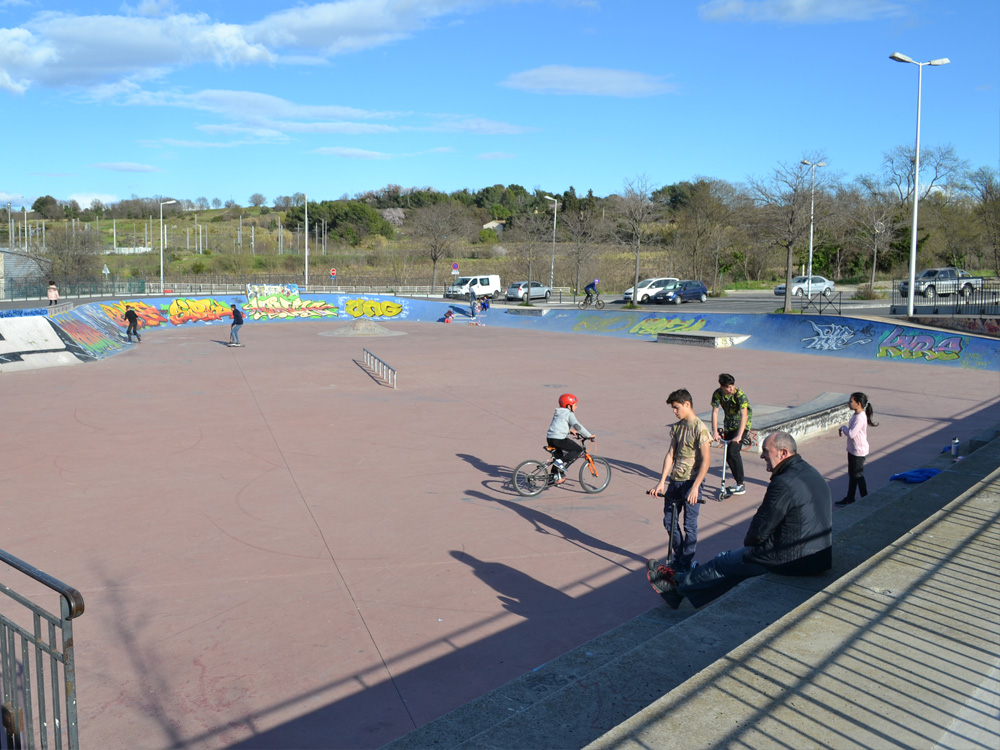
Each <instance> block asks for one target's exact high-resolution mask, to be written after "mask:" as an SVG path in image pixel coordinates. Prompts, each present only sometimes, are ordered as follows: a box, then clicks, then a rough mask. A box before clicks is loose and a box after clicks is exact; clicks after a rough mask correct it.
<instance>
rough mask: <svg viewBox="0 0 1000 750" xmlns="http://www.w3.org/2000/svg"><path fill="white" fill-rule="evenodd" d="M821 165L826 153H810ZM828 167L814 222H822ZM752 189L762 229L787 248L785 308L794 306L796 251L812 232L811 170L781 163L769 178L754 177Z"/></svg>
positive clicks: (821, 175) (819, 178) (820, 180)
mask: <svg viewBox="0 0 1000 750" xmlns="http://www.w3.org/2000/svg"><path fill="white" fill-rule="evenodd" d="M805 159H806V160H808V161H810V162H812V163H814V164H817V163H819V162H821V161H825V157H823V156H822V155H818V156H816V155H813V156H806V157H805ZM828 174H829V173H827V172H826V171H825V170H818V171H817V174H816V211H815V216H816V218H815V220H814V222H813V223H814V225H815V224H818V223H820V222H821V221H822V219H823V217H824V215H825V211H824V209H823V205H822V204H823V201H822V198H823V191H824V188H825V186H826V185H827V184H828V182H829V177H828ZM748 182H749V186H750V190H751V191H752V193H753V196H754V199H755V201H756V203H757V206H758V211H757V219H758V221H759V225H758V231H760V232H761V233H762V235H763V236H765V237H767V238H768V239H769V241H770V243H771V245H772V246H775V247H778V248H781V249H782V250H784V251H785V311H786V312H787V311H790V310H791V309H792V278H793V276H794V275H795V273H794V271H795V250H796V248H798V247H800V246H801V245H802V244H803V242H804V241H805V240H806V238H807V237H808V235H809V195H810V188H811V184H812V183H811V174H810V170H809V169H808V168H806V167H805V166H803V165H802V164H799V163H796V164H785V163H781V164H779V165H778V167H776V168H775V170H774V172H773V173H772V174H771V175H770V176H769V177H767V178H764V179H757V178H752V179H750V180H749V181H748Z"/></svg>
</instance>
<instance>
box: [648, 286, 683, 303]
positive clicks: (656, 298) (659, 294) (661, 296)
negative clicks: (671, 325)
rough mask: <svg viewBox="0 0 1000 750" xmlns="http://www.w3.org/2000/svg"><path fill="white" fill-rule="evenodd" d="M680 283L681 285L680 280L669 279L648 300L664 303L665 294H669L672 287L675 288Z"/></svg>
mask: <svg viewBox="0 0 1000 750" xmlns="http://www.w3.org/2000/svg"><path fill="white" fill-rule="evenodd" d="M680 285H681V282H680V281H671V282H670V283H669V284H667V285H666V286H665V287H663V289H661V290H660V291H658V292H657V293H656V294H654V295H653V299H651V300H650V302H652V303H653V304H655V305H662V304H664V303H666V302H667V294H669V293H670V292H672V291H673V290H674V289H676V288H677V287H679V286H680Z"/></svg>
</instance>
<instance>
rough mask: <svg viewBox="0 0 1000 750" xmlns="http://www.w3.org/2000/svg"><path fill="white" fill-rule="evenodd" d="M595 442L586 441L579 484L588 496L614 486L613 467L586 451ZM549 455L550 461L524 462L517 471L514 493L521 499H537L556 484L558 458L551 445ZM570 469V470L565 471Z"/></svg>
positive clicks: (531, 459) (547, 447) (581, 456)
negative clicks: (556, 460)
mask: <svg viewBox="0 0 1000 750" xmlns="http://www.w3.org/2000/svg"><path fill="white" fill-rule="evenodd" d="M588 440H593V438H584V439H583V453H582V454H581V455H580V457H579V460H580V461H581V464H580V484H581V485H582V487H583V489H584V491H585V492H589V493H591V494H594V493H597V492H601V491H602V490H604V489H605V488H606V487H607V486H608V485H609V484H611V464H610V463H608V459H606V458H602V457H600V456H592V455H590V451H588V450H587V441H588ZM545 450H547V451H548V452H549V454H550V455H549V459H548V461H544V460H543V461H536V460H535V459H533V458H529V459H528V460H527V461H522V462H521V463H519V464H518V465H517V468H516V469H514V475H513V482H514V490H515V491H516V492H517V494H518V495H521V496H522V497H534V496H535V495H540V494H541V493H542V492H543V491H545V490H547V489H548V488H549V487H551V486H552V485H553V484H554V483H555V479H556V477H555V471H554V470H553V462H554V461H555V457H554V456H552V455H551V454H552V453H553V452H554V451H555V448H553V447H552V446H550V445H546V446H545ZM566 468H567V469H569V466H567V467H566Z"/></svg>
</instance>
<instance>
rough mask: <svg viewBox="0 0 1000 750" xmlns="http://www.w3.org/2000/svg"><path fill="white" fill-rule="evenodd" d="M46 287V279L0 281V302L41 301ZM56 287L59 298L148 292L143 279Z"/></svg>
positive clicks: (62, 283) (66, 283) (116, 295)
mask: <svg viewBox="0 0 1000 750" xmlns="http://www.w3.org/2000/svg"><path fill="white" fill-rule="evenodd" d="M48 286H49V281H48V279H45V280H40V279H14V278H7V279H0V300H8V301H15V300H29V299H38V300H43V299H45V291H46V289H48ZM57 286H58V287H59V296H60V297H141V296H143V295H144V294H147V292H148V290H147V285H146V281H145V280H143V279H132V280H130V281H89V280H82V281H60V282H59V283H58V284H57ZM157 286H159V283H157Z"/></svg>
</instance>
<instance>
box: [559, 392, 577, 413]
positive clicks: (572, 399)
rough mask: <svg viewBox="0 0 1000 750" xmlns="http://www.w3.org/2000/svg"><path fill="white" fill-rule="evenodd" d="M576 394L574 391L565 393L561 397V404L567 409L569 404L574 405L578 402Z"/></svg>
mask: <svg viewBox="0 0 1000 750" xmlns="http://www.w3.org/2000/svg"><path fill="white" fill-rule="evenodd" d="M576 400H577V399H576V396H574V395H573V394H572V393H564V394H563V395H561V396H560V397H559V406H561V407H562V408H563V409H565V408H566V407H567V406H572V405H573V404H575V403H576Z"/></svg>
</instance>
